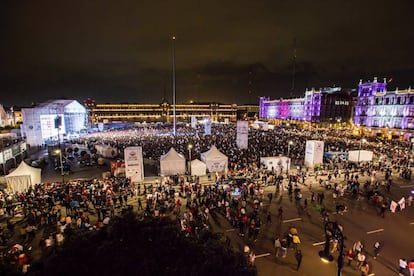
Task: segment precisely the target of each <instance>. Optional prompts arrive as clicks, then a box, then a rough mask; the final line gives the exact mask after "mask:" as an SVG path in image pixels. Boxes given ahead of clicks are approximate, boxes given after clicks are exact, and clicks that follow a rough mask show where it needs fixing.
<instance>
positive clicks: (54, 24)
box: [0, 0, 414, 106]
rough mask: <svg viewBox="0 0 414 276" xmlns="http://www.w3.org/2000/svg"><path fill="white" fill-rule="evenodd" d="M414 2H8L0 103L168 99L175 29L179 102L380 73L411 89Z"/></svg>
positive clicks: (247, 99) (0, 11) (254, 99)
mask: <svg viewBox="0 0 414 276" xmlns="http://www.w3.org/2000/svg"><path fill="white" fill-rule="evenodd" d="M413 8H414V3H413V2H412V1H409V0H397V1H385V0H380V1H378V0H377V1H373V0H365V1H356V0H330V1H328V0H318V1H306V0H296V1H288V0H258V1H247V0H237V1H236V0H228V1H218V0H211V1H201V0H191V1H190V0H183V1H159V0H153V1H135V0H119V1H110V0H72V1H55V0H36V1H34V0H32V1H13V0H3V1H1V3H0V36H1V38H2V43H0V94H1V95H2V96H1V99H0V104H3V105H6V106H10V105H17V106H27V105H30V104H31V103H32V102H43V101H46V100H48V99H54V98H62V97H64V98H68V99H72V98H73V99H76V100H79V101H83V100H85V99H86V98H88V97H89V98H92V99H94V100H95V101H96V102H97V103H107V102H114V103H121V102H123V103H127V102H129V103H160V102H161V101H162V99H163V98H166V99H167V100H168V101H169V102H171V99H172V40H171V38H172V36H173V35H175V36H176V37H177V39H176V41H175V48H176V81H177V86H176V89H177V103H184V102H189V101H190V100H193V101H199V102H211V101H214V102H223V103H238V104H245V103H251V104H258V97H259V96H266V97H271V98H272V99H273V98H275V99H276V98H280V97H284V98H289V97H293V96H302V95H303V93H304V91H305V89H306V88H312V87H314V88H320V87H329V86H334V85H335V86H341V87H344V88H356V87H357V84H358V82H359V79H363V80H372V79H373V78H374V77H378V79H379V80H382V79H383V78H387V79H392V82H391V83H390V84H389V86H390V89H394V88H395V87H397V86H398V87H399V88H400V89H406V88H408V87H409V86H413V88H414V57H413V55H412V52H413V51H412V45H414V31H413V28H412V22H411V21H412V11H413ZM294 60H295V61H294ZM294 68H295V69H294ZM294 71H295V72H296V73H295V81H294V89H293V90H292V79H293V72H294ZM249 91H250V93H249Z"/></svg>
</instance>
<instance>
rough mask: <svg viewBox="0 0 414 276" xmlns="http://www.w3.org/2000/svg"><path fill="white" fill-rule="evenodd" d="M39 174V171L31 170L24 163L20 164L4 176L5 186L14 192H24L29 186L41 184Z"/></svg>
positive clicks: (31, 168)
mask: <svg viewBox="0 0 414 276" xmlns="http://www.w3.org/2000/svg"><path fill="white" fill-rule="evenodd" d="M41 174H42V170H41V169H38V168H33V167H31V166H29V165H27V164H26V163H25V162H21V163H20V165H19V166H18V167H17V168H16V169H15V170H14V171H13V172H11V173H9V174H8V175H6V182H7V186H8V188H9V189H11V190H12V191H14V192H23V191H26V190H27V189H28V188H29V186H30V185H32V186H34V185H35V184H40V183H42V178H41Z"/></svg>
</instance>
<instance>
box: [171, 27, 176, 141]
mask: <svg viewBox="0 0 414 276" xmlns="http://www.w3.org/2000/svg"><path fill="white" fill-rule="evenodd" d="M172 50H173V53H172V55H173V135H174V136H175V135H176V134H177V129H176V127H177V125H176V124H177V122H176V114H175V105H176V103H175V100H176V96H175V36H174V35H173V37H172Z"/></svg>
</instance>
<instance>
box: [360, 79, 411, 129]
mask: <svg viewBox="0 0 414 276" xmlns="http://www.w3.org/2000/svg"><path fill="white" fill-rule="evenodd" d="M354 123H355V125H359V126H363V127H370V128H371V127H377V128H396V129H411V130H412V129H413V128H414V91H413V90H411V88H408V89H406V90H398V89H397V90H395V91H387V82H386V80H385V79H384V81H383V82H378V80H377V78H374V81H372V82H364V83H363V82H362V81H360V83H359V85H358V100H357V104H356V106H355V117H354Z"/></svg>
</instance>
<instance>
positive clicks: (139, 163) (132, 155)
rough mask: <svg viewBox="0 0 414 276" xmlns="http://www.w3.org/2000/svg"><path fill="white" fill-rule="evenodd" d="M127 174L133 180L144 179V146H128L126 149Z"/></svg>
mask: <svg viewBox="0 0 414 276" xmlns="http://www.w3.org/2000/svg"><path fill="white" fill-rule="evenodd" d="M124 159H125V176H126V178H130V179H131V182H140V181H143V180H144V162H143V158H142V147H127V148H125V151H124Z"/></svg>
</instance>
